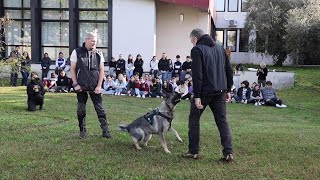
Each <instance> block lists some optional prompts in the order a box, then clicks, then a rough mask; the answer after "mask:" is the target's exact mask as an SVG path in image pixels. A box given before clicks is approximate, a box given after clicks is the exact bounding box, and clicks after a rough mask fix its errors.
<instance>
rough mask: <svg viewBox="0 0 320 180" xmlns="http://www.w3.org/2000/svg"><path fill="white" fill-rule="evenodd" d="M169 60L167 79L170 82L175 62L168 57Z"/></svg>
mask: <svg viewBox="0 0 320 180" xmlns="http://www.w3.org/2000/svg"><path fill="white" fill-rule="evenodd" d="M168 61H169V71H168V76H167V79H168V81H169V82H170V81H171V79H172V73H173V63H172V60H171V59H168Z"/></svg>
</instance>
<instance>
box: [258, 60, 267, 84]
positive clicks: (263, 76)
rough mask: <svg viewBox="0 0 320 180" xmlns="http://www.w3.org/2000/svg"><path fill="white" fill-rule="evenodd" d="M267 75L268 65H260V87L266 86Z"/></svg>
mask: <svg viewBox="0 0 320 180" xmlns="http://www.w3.org/2000/svg"><path fill="white" fill-rule="evenodd" d="M267 75H268V69H267V65H266V63H264V62H262V63H260V66H259V68H258V71H257V76H258V84H259V85H260V87H265V86H266V81H267Z"/></svg>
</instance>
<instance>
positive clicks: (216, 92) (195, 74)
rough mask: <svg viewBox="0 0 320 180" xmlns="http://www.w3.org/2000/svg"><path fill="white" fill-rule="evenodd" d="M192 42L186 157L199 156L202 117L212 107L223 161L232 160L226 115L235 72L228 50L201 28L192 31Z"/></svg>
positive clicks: (230, 139)
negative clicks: (221, 147)
mask: <svg viewBox="0 0 320 180" xmlns="http://www.w3.org/2000/svg"><path fill="white" fill-rule="evenodd" d="M190 39H191V42H192V44H193V46H194V47H193V48H192V50H191V57H192V67H191V68H192V81H193V94H194V96H193V98H192V99H191V108H190V115H189V132H188V136H189V150H188V152H187V153H185V154H183V155H182V157H184V158H192V159H199V157H200V156H199V150H200V148H199V146H200V117H201V114H202V113H203V111H204V110H205V108H206V107H207V106H209V107H210V109H211V111H212V113H213V115H214V119H215V122H216V124H217V126H218V130H219V132H220V139H221V145H222V146H223V150H222V153H223V158H221V160H222V161H224V162H232V161H233V147H232V138H231V132H230V128H229V125H228V121H227V117H226V102H228V101H230V99H231V97H230V91H231V87H232V84H233V72H232V68H231V65H230V61H229V60H228V57H227V55H226V51H225V49H224V48H223V47H222V46H220V45H219V44H216V43H215V42H214V40H213V39H212V37H211V36H210V35H208V34H205V33H204V31H203V30H201V29H194V30H193V31H192V32H191V33H190Z"/></svg>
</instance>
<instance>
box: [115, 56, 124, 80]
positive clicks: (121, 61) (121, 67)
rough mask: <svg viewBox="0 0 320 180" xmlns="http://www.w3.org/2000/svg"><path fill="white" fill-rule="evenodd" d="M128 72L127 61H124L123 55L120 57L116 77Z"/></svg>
mask: <svg viewBox="0 0 320 180" xmlns="http://www.w3.org/2000/svg"><path fill="white" fill-rule="evenodd" d="M125 71H126V61H125V60H124V59H123V55H122V54H120V55H119V59H118V61H117V64H116V76H117V77H118V75H119V74H122V75H123V74H124V73H125Z"/></svg>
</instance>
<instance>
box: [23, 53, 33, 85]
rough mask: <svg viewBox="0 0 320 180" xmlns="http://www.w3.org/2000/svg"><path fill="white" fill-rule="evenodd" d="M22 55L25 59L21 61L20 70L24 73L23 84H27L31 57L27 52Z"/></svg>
mask: <svg viewBox="0 0 320 180" xmlns="http://www.w3.org/2000/svg"><path fill="white" fill-rule="evenodd" d="M22 57H23V61H22V62H21V71H20V72H21V75H22V81H21V86H27V82H28V77H29V71H30V67H31V65H30V62H31V59H30V57H29V54H28V53H27V52H24V53H23V54H22Z"/></svg>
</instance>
